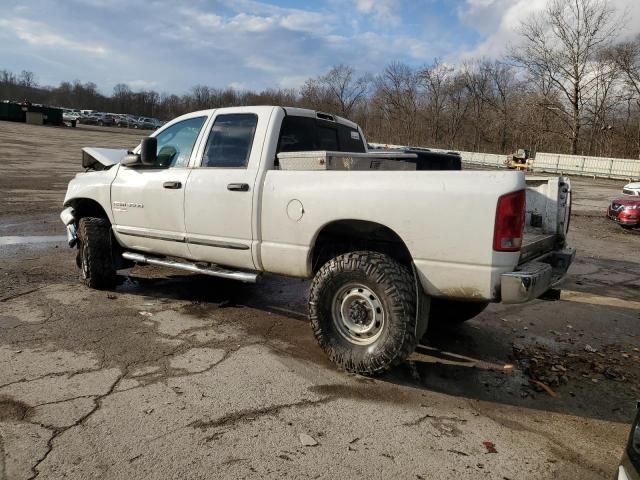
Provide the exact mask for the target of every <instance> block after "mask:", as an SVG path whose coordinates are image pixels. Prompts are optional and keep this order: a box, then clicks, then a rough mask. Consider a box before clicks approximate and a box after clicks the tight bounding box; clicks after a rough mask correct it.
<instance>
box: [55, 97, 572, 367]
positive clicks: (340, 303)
mask: <svg viewBox="0 0 640 480" xmlns="http://www.w3.org/2000/svg"><path fill="white" fill-rule="evenodd" d="M345 152H347V153H345ZM376 152H377V153H376ZM376 152H369V151H368V147H367V143H366V141H365V139H364V136H363V133H362V131H361V130H360V128H359V127H358V126H357V125H356V124H354V123H352V122H350V121H348V120H345V119H343V118H339V117H334V116H332V115H328V114H325V113H321V112H315V111H312V110H304V109H298V108H284V107H266V106H261V107H238V108H221V109H216V110H206V111H200V112H194V113H190V114H187V115H183V116H181V117H178V118H176V119H175V120H173V121H171V122H169V123H167V124H166V125H164V126H163V127H162V128H161V129H159V130H158V131H156V132H154V133H153V135H152V136H151V137H148V138H145V139H143V141H142V143H141V144H140V145H139V146H138V147H137V148H136V149H135V150H134V151H133V152H127V151H126V150H107V149H99V148H85V149H83V160H82V163H83V166H84V167H85V168H86V169H87V171H86V172H83V173H78V174H77V175H76V177H75V178H74V179H73V180H71V182H70V183H69V187H68V190H67V194H66V197H65V200H64V210H63V212H62V214H61V219H62V221H63V223H64V224H65V225H66V226H67V230H68V235H69V244H70V246H72V247H73V246H77V247H78V256H77V263H78V266H79V267H80V270H81V278H82V279H83V281H84V282H85V283H86V284H87V285H88V286H90V287H93V288H112V287H114V286H115V279H116V271H117V270H118V269H121V268H128V267H131V266H132V265H133V264H134V263H135V264H140V265H145V264H156V265H164V266H169V267H175V268H179V269H184V270H188V271H192V272H196V273H200V274H206V275H212V276H218V277H224V278H229V279H236V280H240V281H244V282H256V281H258V280H259V278H260V275H261V274H262V273H264V272H269V273H273V274H280V275H287V276H291V277H300V278H310V279H313V280H312V282H311V287H310V292H309V301H308V307H309V317H310V320H311V324H312V327H313V331H314V334H315V336H316V338H317V340H318V342H319V344H320V346H321V347H322V348H323V349H324V350H325V352H326V353H327V354H328V356H329V357H330V359H331V360H332V361H333V362H334V363H335V364H337V365H338V366H340V367H342V368H344V369H346V370H348V371H352V372H357V373H361V374H369V375H372V374H376V373H380V372H383V371H385V370H386V369H388V368H390V367H392V366H393V365H396V364H398V363H400V362H402V361H403V360H405V359H406V358H407V357H408V356H409V355H410V354H411V353H412V352H413V350H414V348H415V346H416V344H417V342H418V341H419V340H420V338H421V337H422V335H423V334H424V333H425V332H426V328H427V324H428V322H430V321H431V322H449V323H453V322H462V321H464V320H467V319H469V318H471V317H473V316H475V315H477V314H478V313H480V312H481V311H482V310H483V309H484V308H485V307H486V306H487V305H488V303H489V302H500V301H502V302H506V303H521V302H527V301H529V300H533V299H535V298H537V297H539V296H541V295H543V294H544V293H545V292H547V291H548V290H549V289H551V287H552V286H554V285H555V284H556V283H557V282H558V281H559V280H560V279H561V278H562V276H563V275H564V274H565V273H566V271H567V269H568V267H569V265H570V263H571V261H572V259H573V257H574V250H573V249H571V248H569V247H567V245H566V240H565V239H566V234H567V229H568V225H569V215H570V205H571V191H570V185H569V182H568V181H567V180H566V179H564V178H562V177H560V178H557V177H556V178H548V177H547V178H541V177H539V178H528V179H525V176H524V174H523V173H521V172H514V171H451V170H434V169H430V167H429V165H428V164H427V165H426V166H425V165H424V162H423V164H422V166H420V165H419V164H418V163H417V161H416V162H414V161H413V160H412V159H413V158H414V157H415V156H416V155H412V154H411V152H409V153H406V152H396V153H389V152H380V151H376ZM330 160H331V161H330ZM394 162H396V163H394ZM412 162H413V163H412ZM427 163H428V159H427ZM363 165H364V167H363ZM380 165H382V168H380ZM390 165H391V166H390ZM394 165H397V168H394ZM416 165H417V166H416ZM458 165H459V163H458ZM351 167H353V168H351ZM438 168H455V167H438ZM459 168H460V167H459V166H458V167H457V170H459Z"/></svg>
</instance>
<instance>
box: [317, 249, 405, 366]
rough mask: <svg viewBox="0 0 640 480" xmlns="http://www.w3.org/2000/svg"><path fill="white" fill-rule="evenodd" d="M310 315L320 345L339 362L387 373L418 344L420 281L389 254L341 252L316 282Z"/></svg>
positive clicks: (339, 363)
mask: <svg viewBox="0 0 640 480" xmlns="http://www.w3.org/2000/svg"><path fill="white" fill-rule="evenodd" d="M309 318H310V320H311V326H312V328H313V332H314V335H315V337H316V340H317V341H318V343H319V344H320V347H321V348H322V349H323V350H324V351H325V353H326V354H327V355H328V356H329V359H330V360H331V361H332V362H333V363H335V364H336V365H337V366H338V367H340V368H343V369H344V370H347V371H349V372H353V373H358V374H361V375H377V374H381V373H383V372H385V371H386V370H388V369H390V368H392V367H394V366H396V365H398V364H400V363H401V362H403V361H404V360H405V359H406V358H407V357H408V356H409V355H411V353H412V352H413V351H414V349H415V347H416V344H417V339H416V335H415V332H416V321H417V320H416V291H415V281H414V279H413V276H412V275H411V273H410V270H409V269H408V268H407V267H405V266H403V265H402V264H400V263H398V262H397V261H396V260H394V259H393V258H391V257H390V256H388V255H385V254H382V253H378V252H370V251H357V252H350V253H346V254H343V255H339V256H337V257H335V258H332V259H331V260H329V261H328V262H326V263H325V264H324V265H323V266H322V267H321V268H320V270H319V271H318V273H317V274H316V276H315V277H314V279H313V281H312V283H311V289H310V292H309Z"/></svg>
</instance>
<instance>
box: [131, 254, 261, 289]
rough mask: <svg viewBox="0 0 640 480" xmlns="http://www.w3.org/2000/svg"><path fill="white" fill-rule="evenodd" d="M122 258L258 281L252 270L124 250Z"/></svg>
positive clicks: (218, 275)
mask: <svg viewBox="0 0 640 480" xmlns="http://www.w3.org/2000/svg"><path fill="white" fill-rule="evenodd" d="M122 258H126V259H127V260H132V261H134V262H136V263H139V264H141V265H147V264H150V265H161V266H163V267H171V268H178V269H180V270H187V271H189V272H194V273H201V274H204V275H211V276H212V277H221V278H228V279H231V280H238V281H240V282H245V283H256V282H257V281H258V274H257V273H252V272H242V271H238V270H227V269H225V268H222V267H218V266H215V265H214V266H211V267H200V266H198V265H196V264H195V263H189V262H174V261H173V260H163V259H161V258H154V257H148V256H146V255H143V254H141V253H133V252H124V253H123V254H122Z"/></svg>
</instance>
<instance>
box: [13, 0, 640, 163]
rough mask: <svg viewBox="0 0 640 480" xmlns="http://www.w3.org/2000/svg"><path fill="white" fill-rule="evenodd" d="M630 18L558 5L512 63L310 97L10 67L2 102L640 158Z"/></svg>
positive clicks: (591, 2) (478, 62) (342, 87)
mask: <svg viewBox="0 0 640 480" xmlns="http://www.w3.org/2000/svg"><path fill="white" fill-rule="evenodd" d="M618 14H619V12H616V11H614V10H613V9H612V7H611V6H610V4H609V3H608V2H606V1H604V0H555V1H552V2H551V3H550V4H549V6H548V7H547V9H546V10H545V11H544V12H542V13H541V14H539V15H537V16H534V17H532V18H531V19H530V20H529V21H527V22H526V23H523V24H522V25H521V31H522V32H523V33H522V35H521V39H520V42H518V44H517V45H516V46H515V47H512V48H511V49H510V51H509V54H508V55H507V56H505V58H502V59H499V60H488V59H475V60H468V61H466V62H464V63H462V64H460V65H449V64H447V63H445V62H443V61H441V60H439V59H436V60H434V61H433V62H432V63H430V64H427V65H423V66H421V67H412V66H409V65H406V64H403V63H400V62H392V63H390V64H388V65H387V66H386V67H385V68H384V69H383V70H382V71H381V72H379V73H377V74H364V75H358V74H357V73H356V71H355V70H354V68H352V67H351V66H349V65H337V66H335V67H333V68H332V69H331V70H330V71H328V72H327V73H326V74H325V75H321V76H318V77H315V78H310V79H309V80H307V81H306V82H305V83H304V85H302V86H301V87H300V88H298V89H266V90H263V91H260V92H256V91H249V90H236V89H233V88H214V87H210V86H206V85H196V86H194V87H192V88H191V89H190V90H189V92H187V93H185V94H182V95H176V94H169V93H159V92H156V91H153V90H140V91H133V90H132V89H131V88H130V87H129V86H128V85H126V84H118V85H116V86H115V87H114V89H113V92H112V93H111V95H104V94H103V93H101V92H99V91H98V88H97V86H96V84H95V83H92V82H87V83H82V82H80V81H78V80H75V81H73V82H62V83H60V85H58V86H55V87H51V86H42V85H39V84H38V82H37V79H36V76H35V75H34V73H32V72H29V71H23V72H21V73H18V74H16V73H13V72H10V71H7V70H0V100H2V99H7V100H16V101H22V100H24V99H28V100H29V101H31V102H33V103H44V104H48V105H54V106H61V107H68V108H83V109H93V110H100V111H105V112H114V113H131V114H135V115H140V116H148V117H157V118H161V119H165V120H167V119H170V118H173V117H176V116H178V115H181V114H183V113H186V112H190V111H194V110H200V109H206V108H217V107H228V106H238V105H285V106H300V107H306V108H313V109H316V110H321V111H325V112H329V113H334V114H337V115H340V116H343V117H347V118H349V119H351V120H353V121H355V122H357V123H359V124H360V125H361V126H362V128H363V129H364V131H365V133H366V135H367V139H368V140H369V141H376V142H382V143H396V144H405V145H406V144H410V145H416V146H425V147H434V148H446V149H456V150H469V151H478V152H490V153H511V152H514V151H515V150H517V149H519V148H525V149H529V150H531V151H532V152H536V151H546V152H560V153H576V154H585V155H596V156H612V157H624V158H640V37H638V38H636V39H635V40H632V41H626V42H616V41H615V36H616V33H617V30H616V29H617V28H618V27H617V25H618V21H617V15H618Z"/></svg>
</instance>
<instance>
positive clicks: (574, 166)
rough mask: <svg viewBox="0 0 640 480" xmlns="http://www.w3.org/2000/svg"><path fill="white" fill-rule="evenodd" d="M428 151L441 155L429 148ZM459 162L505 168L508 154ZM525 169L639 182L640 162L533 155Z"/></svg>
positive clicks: (469, 155) (466, 155)
mask: <svg viewBox="0 0 640 480" xmlns="http://www.w3.org/2000/svg"><path fill="white" fill-rule="evenodd" d="M370 146H373V147H375V148H399V149H405V148H410V147H405V146H401V145H386V144H379V143H378V144H370ZM430 150H433V151H439V152H445V151H446V150H440V149H437V148H432V149H430ZM458 153H459V154H460V156H461V157H462V163H465V164H467V165H476V166H482V167H492V168H506V167H507V161H508V159H509V158H511V156H510V155H499V154H495V153H479V152H460V151H458ZM527 163H528V165H529V167H530V168H531V169H532V170H533V171H534V172H550V173H561V174H565V173H566V174H571V175H584V176H588V177H602V178H620V179H624V180H637V179H640V160H631V159H624V158H608V157H587V156H585V155H564V154H559V153H537V154H536V157H535V158H532V159H529V160H528V162H527Z"/></svg>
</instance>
